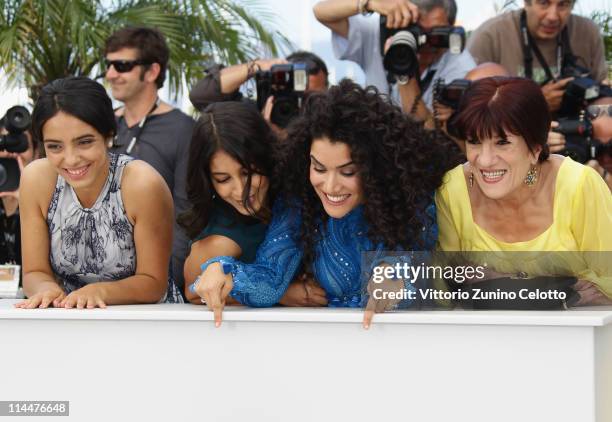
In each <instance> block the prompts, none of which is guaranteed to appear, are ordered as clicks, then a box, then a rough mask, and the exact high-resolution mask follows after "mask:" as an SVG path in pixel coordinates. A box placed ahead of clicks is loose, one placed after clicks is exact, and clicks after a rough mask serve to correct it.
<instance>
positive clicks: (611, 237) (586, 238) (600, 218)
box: [565, 167, 612, 298]
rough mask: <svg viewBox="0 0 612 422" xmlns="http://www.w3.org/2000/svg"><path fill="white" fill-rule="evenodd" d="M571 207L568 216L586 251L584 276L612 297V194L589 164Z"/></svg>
mask: <svg viewBox="0 0 612 422" xmlns="http://www.w3.org/2000/svg"><path fill="white" fill-rule="evenodd" d="M581 179H582V180H581V181H580V183H579V184H578V189H577V190H576V195H575V196H574V199H573V203H572V206H571V207H567V208H566V209H567V213H568V214H569V215H566V216H565V217H567V218H569V219H571V220H570V221H571V230H572V233H573V235H574V238H575V239H576V243H577V244H578V249H579V251H580V252H583V259H584V260H585V261H586V266H587V269H586V270H585V271H583V272H581V273H580V274H579V276H580V278H584V279H586V280H589V281H592V282H594V283H596V284H597V285H598V286H599V288H600V289H601V290H602V291H603V292H604V293H605V294H606V295H607V296H608V297H610V298H612V194H611V193H610V189H609V188H608V186H607V185H606V183H605V182H604V180H603V179H602V178H601V176H600V175H599V174H598V173H597V172H596V171H595V170H593V169H592V168H590V167H585V169H584V171H583V173H582V175H581Z"/></svg>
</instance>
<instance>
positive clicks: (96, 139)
mask: <svg viewBox="0 0 612 422" xmlns="http://www.w3.org/2000/svg"><path fill="white" fill-rule="evenodd" d="M32 121H33V124H32V129H33V133H34V136H35V137H37V139H38V140H39V141H41V142H42V143H43V145H44V149H45V153H46V158H44V159H40V160H37V161H34V162H33V163H31V164H30V165H29V166H27V167H26V168H25V169H24V172H23V174H22V179H21V198H20V207H21V213H22V214H21V215H22V217H21V218H22V243H23V246H22V254H23V274H24V280H23V288H24V292H25V294H26V296H27V297H28V299H26V300H24V301H22V302H20V303H18V304H17V305H16V306H17V307H20V308H46V307H48V306H54V307H64V308H73V307H76V308H96V307H100V308H104V307H106V306H107V305H118V304H130V303H155V302H159V301H160V300H163V299H164V298H165V297H166V296H168V293H170V295H169V296H173V295H172V294H173V293H174V292H175V289H174V283H172V282H171V281H170V282H169V281H168V263H169V259H170V250H171V244H172V221H173V214H174V213H173V206H172V197H171V194H170V191H169V190H168V187H167V186H166V183H165V182H164V180H163V179H162V177H161V176H160V175H159V174H158V173H157V172H156V171H155V170H154V169H153V168H152V167H150V166H149V165H148V164H146V163H145V162H143V161H138V160H132V159H131V158H130V157H127V156H124V155H114V154H110V153H109V152H108V151H107V144H108V141H109V140H111V139H112V137H113V136H114V135H115V131H116V124H115V117H114V114H113V109H112V104H111V101H110V98H109V97H108V95H107V94H106V91H105V90H104V88H103V87H102V86H101V85H100V84H98V83H97V82H94V81H92V80H90V79H87V78H82V77H70V78H65V79H58V80H56V81H53V82H52V83H50V84H49V85H47V86H46V87H44V88H43V90H42V92H41V95H40V97H39V99H38V101H37V103H36V105H35V107H34V111H33V114H32Z"/></svg>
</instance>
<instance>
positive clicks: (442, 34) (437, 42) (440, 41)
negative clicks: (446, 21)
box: [380, 15, 465, 79]
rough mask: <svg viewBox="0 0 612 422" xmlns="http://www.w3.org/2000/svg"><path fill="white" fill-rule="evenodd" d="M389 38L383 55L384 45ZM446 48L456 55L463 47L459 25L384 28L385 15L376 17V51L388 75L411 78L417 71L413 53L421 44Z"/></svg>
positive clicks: (415, 53)
mask: <svg viewBox="0 0 612 422" xmlns="http://www.w3.org/2000/svg"><path fill="white" fill-rule="evenodd" d="M389 38H392V39H393V41H391V46H390V47H389V50H388V51H387V53H386V54H385V53H384V51H385V44H386V42H387V40H388V39H389ZM425 45H427V46H430V47H435V48H448V49H449V51H450V52H451V53H452V54H460V53H461V52H462V51H463V49H464V48H465V29H463V27H461V26H437V27H434V28H432V29H431V30H427V31H426V30H425V29H423V28H422V27H421V26H420V25H418V24H410V25H408V26H406V27H404V28H397V29H389V28H387V17H386V16H383V15H381V16H380V51H381V53H382V54H383V65H384V67H385V70H387V72H389V74H391V75H394V76H396V77H397V76H401V77H407V78H409V79H410V78H413V77H414V76H416V75H417V74H418V72H419V61H418V58H417V52H418V51H419V49H420V48H422V47H423V46H425Z"/></svg>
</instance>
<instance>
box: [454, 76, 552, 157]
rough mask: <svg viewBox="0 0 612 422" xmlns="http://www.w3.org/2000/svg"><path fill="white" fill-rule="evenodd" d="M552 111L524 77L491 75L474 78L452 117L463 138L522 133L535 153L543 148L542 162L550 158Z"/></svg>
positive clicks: (541, 95)
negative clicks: (548, 140) (549, 142)
mask: <svg viewBox="0 0 612 422" xmlns="http://www.w3.org/2000/svg"><path fill="white" fill-rule="evenodd" d="M550 123H551V117H550V111H549V109H548V104H547V103H546V99H545V98H544V95H543V94H542V90H541V89H540V87H539V85H537V84H536V83H535V82H533V81H531V80H529V79H524V78H510V77H499V76H495V77H490V78H484V79H479V80H477V81H474V82H473V83H472V85H471V86H470V87H469V88H468V90H467V91H466V92H465V94H464V95H463V98H462V99H461V104H460V105H459V109H458V110H457V114H456V115H455V116H454V117H453V119H452V126H453V128H454V131H455V134H456V135H457V136H458V137H459V138H461V139H466V140H467V139H486V138H493V137H500V138H504V137H506V136H507V134H508V133H510V134H513V135H517V136H521V137H523V139H525V142H526V143H527V147H528V148H529V150H530V151H531V152H533V151H534V150H535V149H536V147H537V146H538V145H539V146H541V147H542V152H541V153H540V157H539V161H540V162H542V161H544V160H546V159H547V158H548V155H549V152H548V146H547V144H546V141H547V139H548V132H549V130H550Z"/></svg>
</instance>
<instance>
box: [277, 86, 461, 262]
mask: <svg viewBox="0 0 612 422" xmlns="http://www.w3.org/2000/svg"><path fill="white" fill-rule="evenodd" d="M288 130H289V133H288V136H287V140H285V141H284V142H283V144H282V145H281V153H280V159H279V166H278V170H279V172H280V174H282V175H283V177H282V192H283V193H286V194H290V195H291V196H292V197H294V198H295V199H297V201H291V200H290V201H288V202H289V203H290V204H295V205H296V207H299V209H296V211H297V212H300V213H301V216H302V219H301V228H300V240H301V243H302V246H303V248H304V263H305V264H306V265H310V264H311V263H312V260H313V258H314V245H315V243H316V242H317V240H318V239H319V236H320V234H321V230H319V228H324V227H325V224H322V223H324V222H325V221H327V219H328V216H327V214H326V213H325V210H324V209H323V206H322V204H321V200H320V199H319V197H318V196H317V194H316V192H315V190H314V188H313V187H312V185H311V183H310V182H309V168H310V158H309V157H310V147H311V144H312V141H313V140H314V139H317V138H322V137H327V138H329V139H330V140H331V141H332V142H343V143H345V144H347V145H348V146H349V147H350V149H351V158H352V160H353V162H354V163H355V164H357V168H358V172H359V177H360V179H361V184H362V189H363V194H364V198H365V201H364V211H363V212H364V218H365V221H366V224H367V226H368V237H369V239H370V240H371V241H373V242H375V243H379V242H382V243H383V244H384V245H385V247H387V248H389V249H395V248H398V247H403V248H413V247H415V246H417V247H418V246H419V245H422V244H423V242H422V238H423V233H422V228H423V225H424V224H426V223H427V221H426V220H427V217H426V213H425V210H426V208H427V207H428V206H429V205H430V204H431V203H432V201H433V193H434V191H435V190H436V188H438V187H439V186H440V185H441V184H442V177H443V175H444V173H445V172H446V171H447V170H449V169H451V168H452V167H454V166H455V165H457V164H458V163H460V162H461V156H460V155H459V154H458V152H456V151H457V149H456V147H455V146H454V144H453V142H452V140H450V139H449V138H448V137H446V136H443V135H442V134H441V133H440V132H433V131H427V130H425V129H424V128H423V125H422V123H418V122H415V121H414V120H412V119H411V118H409V117H408V116H406V115H404V114H403V113H402V112H401V110H399V109H398V108H397V107H395V106H393V105H392V104H390V103H389V102H388V101H387V100H386V99H385V98H384V97H383V96H381V95H380V93H379V92H378V90H377V89H376V88H375V87H373V86H370V87H367V88H365V89H364V88H361V87H360V86H359V85H357V84H355V83H354V82H352V81H350V80H347V79H345V80H342V81H341V82H340V84H339V85H338V86H335V87H332V88H330V89H329V91H328V92H327V93H313V94H311V95H310V97H309V98H308V100H307V101H306V104H305V106H304V109H303V113H302V114H301V116H300V117H298V118H296V119H295V120H294V122H293V123H292V124H291V125H290V126H289V128H288ZM429 223H433V221H429Z"/></svg>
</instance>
